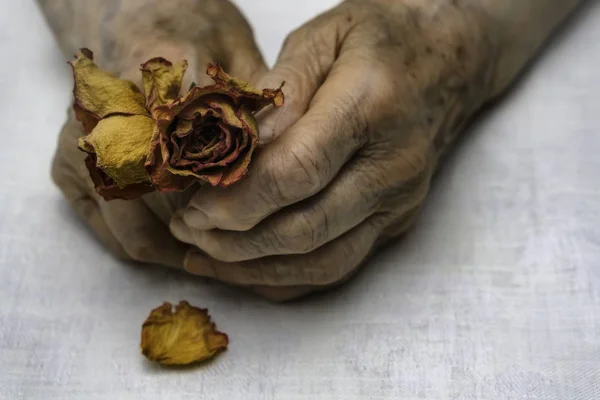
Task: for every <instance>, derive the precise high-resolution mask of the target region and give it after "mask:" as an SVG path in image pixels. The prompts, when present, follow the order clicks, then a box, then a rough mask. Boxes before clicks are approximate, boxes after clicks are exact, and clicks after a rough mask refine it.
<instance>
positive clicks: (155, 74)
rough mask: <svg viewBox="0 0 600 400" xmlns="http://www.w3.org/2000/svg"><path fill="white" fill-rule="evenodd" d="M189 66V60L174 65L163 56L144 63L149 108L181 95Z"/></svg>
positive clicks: (142, 68) (143, 70)
mask: <svg viewBox="0 0 600 400" xmlns="http://www.w3.org/2000/svg"><path fill="white" fill-rule="evenodd" d="M187 66H188V64H187V61H183V62H181V63H179V64H176V65H173V64H172V63H171V62H170V61H167V60H165V59H164V58H162V57H157V58H153V59H151V60H148V61H146V62H145V63H144V64H142V67H141V71H142V79H143V82H144V92H145V93H146V105H147V106H148V108H149V109H152V108H153V107H155V106H158V105H161V104H166V103H168V102H170V101H173V100H175V99H176V98H177V97H179V91H180V90H181V83H182V81H183V75H184V74H185V71H186V69H187Z"/></svg>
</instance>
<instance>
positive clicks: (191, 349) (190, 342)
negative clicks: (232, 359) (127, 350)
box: [141, 301, 229, 365]
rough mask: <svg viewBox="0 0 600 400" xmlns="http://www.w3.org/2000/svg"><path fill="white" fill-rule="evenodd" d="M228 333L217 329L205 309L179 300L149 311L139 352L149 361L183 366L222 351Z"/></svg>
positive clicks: (204, 359) (226, 341)
mask: <svg viewBox="0 0 600 400" xmlns="http://www.w3.org/2000/svg"><path fill="white" fill-rule="evenodd" d="M228 344H229V340H228V338H227V335H226V334H224V333H221V332H219V331H217V330H216V327H215V324H214V323H212V322H211V320H210V316H209V315H208V310H206V309H201V308H196V307H193V306H191V305H190V304H189V303H188V302H187V301H182V302H180V303H179V305H177V306H176V307H175V312H174V313H173V306H172V305H171V304H169V303H164V304H163V305H162V306H160V307H158V308H156V309H154V310H152V312H151V313H150V315H149V316H148V318H147V319H146V321H145V322H144V324H143V325H142V343H141V348H142V353H143V354H144V355H145V356H146V357H147V358H148V359H149V360H151V361H157V362H159V363H161V364H167V365H186V364H191V363H195V362H201V361H206V360H209V359H211V358H213V357H214V356H215V355H217V354H218V353H219V352H221V351H223V350H225V349H226V348H227V345H228Z"/></svg>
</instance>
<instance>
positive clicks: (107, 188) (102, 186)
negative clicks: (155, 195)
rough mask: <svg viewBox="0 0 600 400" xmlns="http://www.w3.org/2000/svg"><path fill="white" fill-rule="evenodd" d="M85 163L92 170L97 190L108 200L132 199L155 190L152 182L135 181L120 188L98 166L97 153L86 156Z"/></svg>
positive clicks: (91, 173)
mask: <svg viewBox="0 0 600 400" xmlns="http://www.w3.org/2000/svg"><path fill="white" fill-rule="evenodd" d="M85 165H86V167H87V169H88V171H89V172H90V177H91V178H92V182H94V186H95V187H96V191H97V192H98V194H99V195H100V196H102V197H103V198H104V200H106V201H108V200H115V199H121V200H131V199H135V198H138V197H140V196H142V195H144V194H146V193H150V192H153V191H154V186H152V183H151V182H141V183H134V184H132V185H129V186H126V187H124V188H120V187H119V186H118V185H117V184H116V183H115V181H114V180H113V179H112V178H111V177H110V176H108V175H106V173H105V172H104V171H102V170H101V169H100V168H98V166H97V164H96V155H95V154H88V156H87V157H86V158H85Z"/></svg>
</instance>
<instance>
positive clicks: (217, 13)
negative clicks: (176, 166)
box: [43, 0, 266, 268]
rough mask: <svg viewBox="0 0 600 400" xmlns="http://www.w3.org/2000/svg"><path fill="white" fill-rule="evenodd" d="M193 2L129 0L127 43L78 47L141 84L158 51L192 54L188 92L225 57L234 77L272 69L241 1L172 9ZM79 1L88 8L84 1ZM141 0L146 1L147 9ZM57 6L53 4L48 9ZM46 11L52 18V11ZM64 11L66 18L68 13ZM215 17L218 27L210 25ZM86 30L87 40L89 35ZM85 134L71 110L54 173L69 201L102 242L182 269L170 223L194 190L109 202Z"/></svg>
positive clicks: (124, 13)
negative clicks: (92, 168)
mask: <svg viewBox="0 0 600 400" xmlns="http://www.w3.org/2000/svg"><path fill="white" fill-rule="evenodd" d="M138 3H139V4H138ZM188 3H189V2H181V1H180V2H169V4H167V3H164V2H160V3H158V4H157V5H156V7H152V8H151V9H146V8H145V7H148V2H147V1H141V0H136V1H130V2H128V3H126V4H127V6H128V7H129V8H127V9H125V10H120V11H119V13H120V14H118V16H117V17H118V18H116V20H115V22H114V29H118V32H117V33H118V34H117V35H116V36H117V37H119V38H122V40H123V41H122V42H116V43H114V42H113V43H112V45H111V46H112V47H110V46H107V45H106V43H110V42H111V40H109V39H106V40H104V45H102V40H100V39H98V38H96V39H93V41H95V42H94V43H92V44H88V43H86V42H82V43H79V46H80V47H85V46H89V47H91V48H92V49H93V50H97V54H96V55H97V57H96V60H97V62H98V64H99V65H100V66H101V67H104V68H108V69H109V70H110V69H112V70H113V71H114V72H116V73H118V72H121V76H122V77H123V78H126V79H130V80H133V81H134V82H136V83H137V84H138V85H139V86H140V87H141V82H140V80H141V74H140V72H139V66H140V64H141V63H143V62H145V61H146V60H148V59H150V58H152V57H155V56H161V57H165V58H167V59H169V60H171V61H173V62H178V61H180V60H182V59H187V60H188V62H189V68H188V73H187V74H186V76H185V78H184V85H183V90H187V89H188V88H189V85H190V83H191V82H192V81H195V82H196V83H197V84H198V85H201V86H203V85H205V84H208V83H209V82H212V81H211V80H210V78H209V77H208V76H206V74H205V71H206V66H207V64H208V63H209V62H219V63H221V64H222V65H223V66H224V68H226V69H227V71H228V72H230V73H231V74H233V75H234V76H236V77H240V78H243V79H246V80H249V81H253V80H255V78H254V77H255V76H259V75H261V74H263V73H264V72H265V71H266V67H265V65H264V63H263V59H262V56H261V55H260V53H259V51H258V49H257V47H256V45H255V43H254V39H253V34H252V31H251V29H250V27H249V25H248V24H247V23H246V21H245V20H244V18H243V16H242V15H241V14H240V13H239V12H238V10H237V9H235V7H233V6H232V5H231V4H230V3H228V2H226V1H223V0H217V1H213V0H206V1H203V2H202V4H201V5H202V7H200V8H201V9H200V8H199V9H200V10H199V11H198V10H195V9H194V10H192V11H194V12H196V13H198V12H199V13H201V15H200V16H198V15H194V14H193V13H192V14H190V15H186V16H182V15H181V13H176V12H174V11H173V9H172V7H175V8H176V7H177V6H180V5H182V4H188ZM43 5H45V4H43ZM77 5H78V6H83V3H78V4H77ZM137 5H139V7H141V8H140V9H141V11H140V12H138V9H137V8H136V6H137ZM51 6H52V4H51V3H49V4H48V5H47V6H46V7H51ZM90 6H97V7H104V4H102V3H98V2H95V3H90ZM44 10H45V12H47V14H50V16H49V17H50V18H52V17H53V15H52V14H51V13H52V11H53V10H52V9H48V8H45V9H44ZM84 11H85V12H84ZM57 12H58V11H57ZM163 14H164V15H163ZM57 15H58V16H59V17H62V14H57ZM82 15H83V16H84V17H86V16H88V15H89V21H91V22H93V21H97V20H98V17H97V15H94V10H93V9H90V10H89V12H88V11H87V10H83V11H82ZM56 18H58V17H56ZM169 18H171V19H169ZM132 21H135V23H134V22H132ZM211 21H213V22H214V25H210V24H212V22H211ZM54 22H55V24H56V25H60V21H56V19H55V20H54ZM175 23H176V24H175ZM139 26H143V27H144V32H149V34H148V36H146V35H142V34H141V33H138V34H136V33H135V32H138V31H139V29H140V28H139ZM136 30H137V31H136ZM161 30H168V33H169V35H168V36H166V37H168V38H169V40H168V41H167V40H163V39H162V38H159V39H157V38H156V37H155V36H153V35H152V33H154V32H160V31H161ZM130 31H132V32H130ZM139 32H141V31H139ZM84 33H87V32H84ZM82 36H83V37H84V38H85V36H86V35H85V34H82ZM69 38H70V37H69ZM59 40H61V37H60V35H59ZM94 44H95V45H96V47H94V46H93V45H94ZM65 47H68V46H65ZM105 48H108V49H109V50H110V49H111V48H113V49H114V48H116V49H118V52H117V51H115V50H113V53H114V52H117V53H118V54H114V55H112V56H111V55H110V54H108V53H110V52H108V51H104V50H103V49H105ZM69 56H72V55H69ZM83 134H84V132H83V130H82V128H81V124H80V123H79V122H77V121H76V120H75V119H74V117H73V115H72V112H71V111H69V114H68V117H67V122H66V123H65V125H64V126H63V129H62V132H61V133H60V137H59V142H58V147H57V150H56V153H55V156H54V160H53V164H52V178H53V180H54V182H55V183H56V184H57V185H58V187H59V188H60V190H61V191H62V193H63V194H64V196H65V198H66V199H67V201H68V202H69V203H70V204H71V206H72V207H73V209H74V210H75V211H76V212H77V214H78V215H79V216H80V217H81V218H82V219H83V220H84V221H85V223H86V224H87V225H89V227H90V228H91V229H92V230H93V231H94V232H95V234H96V235H97V236H98V237H99V238H100V239H101V240H102V242H103V243H104V244H105V245H106V246H107V247H108V248H109V249H111V250H112V251H113V252H114V253H116V254H118V255H119V256H121V257H123V258H126V259H129V260H135V261H139V262H145V263H153V264H161V265H167V266H171V267H176V268H182V267H183V260H184V256H185V252H186V250H187V248H188V247H189V246H188V245H185V244H183V243H181V242H179V241H177V240H176V239H175V238H174V237H173V236H172V235H171V233H170V232H169V229H168V223H169V220H170V218H171V215H172V213H173V212H174V211H175V210H176V209H177V208H180V207H183V206H184V205H185V204H187V201H188V200H189V197H190V193H189V191H188V192H187V193H176V194H168V195H167V194H160V193H151V194H149V195H146V196H144V197H142V198H141V199H137V200H132V201H122V200H113V201H110V202H106V201H104V200H103V199H102V198H100V196H98V194H97V193H96V191H95V189H94V185H93V184H92V182H91V179H90V177H89V172H88V171H87V169H86V167H85V165H84V158H85V153H83V152H82V151H80V150H79V149H78V148H77V139H78V138H79V137H80V136H82V135H83Z"/></svg>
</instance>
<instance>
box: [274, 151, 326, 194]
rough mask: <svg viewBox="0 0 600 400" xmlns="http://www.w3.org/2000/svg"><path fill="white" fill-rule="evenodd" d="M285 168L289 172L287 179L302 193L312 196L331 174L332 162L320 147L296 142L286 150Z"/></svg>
mask: <svg viewBox="0 0 600 400" xmlns="http://www.w3.org/2000/svg"><path fill="white" fill-rule="evenodd" d="M286 164H287V165H285V168H286V170H287V171H290V176H288V179H290V180H291V182H293V183H294V185H296V187H298V188H300V189H301V190H302V191H303V192H304V193H308V194H314V193H316V192H318V191H319V190H320V189H322V188H323V187H324V186H325V184H326V177H327V176H329V175H330V174H331V169H332V161H331V159H330V157H329V155H328V154H327V151H326V150H325V149H323V148H320V147H314V148H313V146H310V145H308V144H306V143H305V142H304V141H297V142H296V143H295V144H294V145H293V146H292V147H290V148H289V149H288V155H287V159H286Z"/></svg>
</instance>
